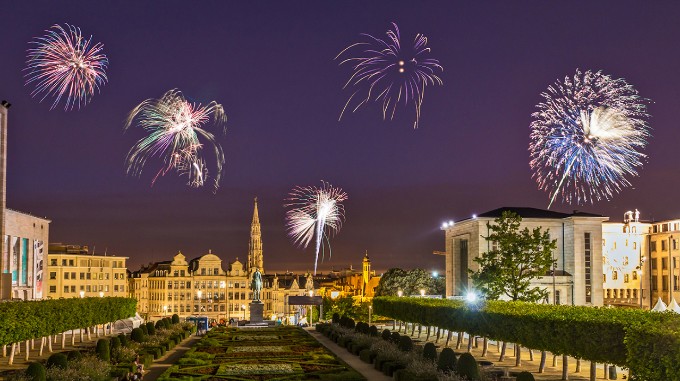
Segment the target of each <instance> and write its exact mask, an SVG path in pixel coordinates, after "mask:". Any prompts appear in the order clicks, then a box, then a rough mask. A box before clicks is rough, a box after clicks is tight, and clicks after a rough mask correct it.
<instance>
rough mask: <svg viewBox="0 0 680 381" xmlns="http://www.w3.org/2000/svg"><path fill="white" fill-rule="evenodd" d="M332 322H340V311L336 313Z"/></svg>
mask: <svg viewBox="0 0 680 381" xmlns="http://www.w3.org/2000/svg"><path fill="white" fill-rule="evenodd" d="M331 322H332V323H333V324H340V314H339V313H337V312H336V313H334V314H333V318H332V319H331Z"/></svg>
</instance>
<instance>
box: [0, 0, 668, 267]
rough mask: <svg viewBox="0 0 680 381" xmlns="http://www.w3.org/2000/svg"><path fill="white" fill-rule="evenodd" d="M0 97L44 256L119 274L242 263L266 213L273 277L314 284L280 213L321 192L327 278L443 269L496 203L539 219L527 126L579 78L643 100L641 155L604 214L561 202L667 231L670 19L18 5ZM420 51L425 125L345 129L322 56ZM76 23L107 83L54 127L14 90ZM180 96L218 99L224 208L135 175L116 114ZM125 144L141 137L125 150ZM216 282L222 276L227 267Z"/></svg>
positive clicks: (13, 190)
mask: <svg viewBox="0 0 680 381" xmlns="http://www.w3.org/2000/svg"><path fill="white" fill-rule="evenodd" d="M0 14H1V15H2V17H1V21H0V33H1V35H2V38H1V39H0V99H7V100H8V101H10V102H11V103H12V104H13V106H12V108H11V110H10V120H9V148H8V152H9V159H8V186H7V192H8V193H7V202H8V206H9V207H10V208H12V209H16V210H20V211H24V212H28V213H31V214H35V215H39V216H47V217H48V218H49V219H51V220H52V224H51V227H50V241H52V242H65V243H70V244H84V245H89V246H90V248H92V247H93V246H96V253H97V254H103V253H104V251H105V249H107V250H108V253H110V254H116V255H123V256H128V257H130V260H129V262H128V267H129V268H131V269H137V268H139V266H140V265H141V264H142V263H147V262H150V261H158V260H167V259H170V258H172V256H173V255H174V254H175V253H177V251H178V250H181V251H182V252H183V253H184V254H185V255H187V256H188V257H189V258H194V257H196V256H198V255H201V254H204V253H206V252H207V251H208V249H212V251H213V252H214V253H216V254H218V255H219V256H220V257H221V258H222V259H223V260H225V261H233V260H234V259H235V258H236V257H239V259H241V260H243V259H245V257H246V255H247V251H248V239H249V230H250V222H251V217H252V207H253V204H252V200H253V197H255V196H257V197H258V199H259V201H260V202H259V208H260V220H261V222H262V234H263V242H264V256H265V270H266V271H267V272H274V271H284V270H286V269H288V270H308V269H313V266H314V255H313V250H312V248H311V247H310V248H309V249H307V250H306V251H302V250H300V249H298V248H296V247H293V246H292V245H291V243H290V241H289V240H288V238H287V237H286V234H285V230H284V211H285V210H284V208H283V203H284V199H285V198H286V196H287V193H288V191H289V190H290V189H291V188H292V187H293V186H295V185H320V184H321V183H320V180H326V181H329V182H330V183H332V184H333V185H335V186H339V187H342V188H343V189H344V190H345V191H346V192H347V193H348V194H349V200H348V201H347V202H346V203H345V209H346V215H347V221H346V223H345V224H344V226H343V228H342V230H341V231H340V234H339V235H338V236H336V237H335V238H334V239H332V241H331V243H332V248H333V257H332V258H331V259H330V260H328V258H327V259H326V261H324V262H320V264H319V268H320V270H322V271H325V270H328V269H330V268H331V267H335V268H336V269H339V268H343V267H347V266H349V264H353V265H354V266H355V267H357V266H360V262H361V258H362V256H363V253H364V251H365V250H368V254H369V256H370V257H371V259H372V262H373V266H374V268H375V269H378V270H385V269H387V268H390V267H395V266H399V267H404V268H413V267H423V268H425V269H428V270H432V269H439V270H440V271H441V269H443V258H442V257H438V256H434V255H432V251H433V250H442V249H443V234H442V233H441V231H440V230H439V226H440V224H441V222H442V221H444V220H448V219H461V218H465V217H468V216H470V215H471V214H472V213H479V212H484V211H487V210H491V209H494V208H497V207H500V206H531V207H538V208H545V207H546V206H547V205H548V200H549V196H548V194H547V193H544V192H542V191H539V190H538V189H537V186H536V183H535V181H534V180H533V179H532V178H531V171H530V168H529V165H528V161H529V153H528V151H527V148H528V144H529V123H530V115H531V113H532V112H533V111H534V110H535V105H536V103H538V102H539V101H541V98H540V96H539V94H540V93H541V92H542V91H544V90H545V89H546V88H547V86H548V85H550V84H551V83H553V82H554V81H555V80H557V79H560V78H564V76H565V75H573V73H574V71H575V70H576V69H577V68H580V69H583V70H586V69H593V70H599V69H602V70H604V71H605V72H606V73H607V74H611V75H612V76H614V77H616V78H619V77H623V78H625V79H626V80H627V81H628V82H629V83H631V84H632V85H634V86H635V87H636V88H637V90H638V91H639V92H640V95H642V96H643V97H646V98H649V99H651V100H652V102H651V103H650V104H649V110H648V111H649V113H650V114H651V115H652V118H651V120H650V124H651V126H652V135H653V136H652V138H651V139H650V140H649V146H648V148H647V149H646V151H645V153H647V154H648V156H649V158H648V161H647V163H646V164H645V166H644V167H643V168H642V169H641V170H640V171H639V174H640V176H639V177H637V178H633V179H631V181H632V183H633V187H632V188H628V189H625V190H624V191H623V192H621V193H620V194H618V195H616V196H615V197H614V199H613V200H612V201H604V202H599V203H596V204H595V205H585V206H577V205H566V204H560V203H556V205H555V206H554V207H553V209H555V210H558V211H571V210H573V209H579V210H584V211H589V212H593V213H601V214H604V215H609V216H610V217H612V219H615V220H620V219H621V218H622V217H623V213H624V212H625V211H626V210H630V209H633V208H638V209H639V210H640V211H641V213H642V214H641V217H642V218H643V219H648V220H651V219H657V220H658V219H665V218H679V217H680V204H679V203H678V202H677V200H678V197H677V193H676V192H677V188H678V187H679V186H680V180H678V177H676V176H675V175H676V173H677V171H678V165H677V163H675V162H674V159H673V158H674V157H677V154H676V152H677V146H678V144H679V143H680V129H679V128H678V126H677V123H678V122H677V120H678V112H679V111H678V110H680V108H679V107H678V104H679V101H680V90H679V89H680V75H678V68H680V53H679V52H680V47H679V46H678V42H679V41H680V27H679V26H678V19H679V17H680V2H662V1H658V2H639V1H637V2H630V1H598V2H591V1H560V2H555V1H551V2H548V1H521V2H518V1H513V2H508V1H496V2H490V1H479V2H469V1H467V2H463V1H426V2H422V1H409V2H405V1H370V2H369V1H342V2H341V1H335V2H330V1H304V2H301V1H257V2H253V1H243V2H236V1H197V2H191V1H182V2H175V1H162V2H161V1H157V2H139V1H130V2H127V1H125V2H124V1H116V2H91V1H87V2H86V1H68V2H66V1H44V2H33V1H10V2H5V3H4V4H3V5H2V9H1V11H0ZM392 21H394V22H396V23H397V24H398V25H399V27H400V29H401V33H402V37H403V39H404V40H408V41H412V39H413V36H414V35H415V34H416V33H423V34H425V35H426V36H427V37H428V39H429V46H430V47H431V48H432V56H433V57H435V58H437V59H439V60H440V62H441V64H442V65H443V66H444V72H443V73H442V74H441V76H442V78H443V80H444V86H441V87H429V88H428V89H427V91H426V96H425V101H424V103H423V108H422V118H421V120H420V128H419V129H417V130H414V129H413V128H412V123H413V112H412V110H411V108H410V107H409V108H406V109H405V108H400V109H398V111H397V115H396V117H395V119H394V120H393V121H383V120H382V115H381V111H380V104H377V103H371V104H370V105H369V106H368V107H364V108H362V109H360V110H359V111H357V112H356V113H354V114H346V115H345V116H344V117H343V120H342V121H341V122H338V120H337V119H338V115H339V113H340V110H341V109H342V106H343V105H344V104H345V101H346V99H347V96H348V95H349V93H348V92H346V91H342V86H343V84H344V81H345V80H346V78H347V75H348V73H349V71H348V68H345V67H342V68H340V67H338V62H337V61H334V60H333V58H334V57H335V56H336V54H338V53H339V52H340V51H341V50H342V49H343V48H345V47H346V46H347V45H349V44H351V43H353V42H356V41H358V40H359V34H360V33H370V34H373V35H375V36H381V37H382V36H384V33H385V31H386V30H387V29H388V28H389V27H390V26H391V25H390V22H392ZM56 23H59V24H63V23H70V24H74V25H76V26H79V27H80V28H82V30H83V33H84V34H87V35H88V36H89V35H90V34H92V35H94V40H95V41H100V42H102V43H103V44H104V52H105V54H106V55H107V56H108V58H109V60H110V65H109V68H108V70H107V74H108V77H109V83H108V84H107V85H105V86H104V87H103V88H102V91H101V93H100V94H98V95H95V97H94V98H93V101H92V103H90V104H89V105H88V106H86V107H85V108H83V109H81V110H80V111H77V110H74V111H70V112H64V111H63V110H62V109H61V108H58V109H55V110H53V111H49V108H50V105H51V102H49V101H48V100H46V101H44V102H43V103H38V99H33V98H31V97H30V91H31V87H27V86H24V78H23V75H24V73H23V72H22V69H23V68H24V66H25V57H26V50H27V49H28V47H29V41H31V40H32V39H33V38H34V37H35V36H40V35H42V34H43V31H44V30H45V29H47V28H49V27H50V26H51V25H53V24H56ZM173 88H178V89H180V90H181V91H182V92H183V93H184V94H185V95H186V96H187V97H190V98H193V99H196V100H202V101H206V102H207V101H211V100H216V101H217V102H219V103H221V104H222V105H224V107H225V111H226V113H227V115H228V117H229V121H228V123H227V128H228V132H227V135H226V136H221V137H220V138H219V141H220V142H221V144H222V146H223V148H224V151H225V157H226V166H225V170H224V178H223V181H222V185H221V188H220V189H219V191H218V192H217V194H216V195H214V194H212V189H211V187H210V186H207V187H206V188H204V189H191V188H188V187H187V186H185V181H184V179H183V178H179V177H177V176H175V175H172V174H169V175H166V176H165V177H163V178H161V179H160V180H158V181H157V182H156V185H155V186H154V187H153V188H152V187H150V183H151V177H152V174H153V173H155V172H153V171H152V170H151V167H149V170H148V171H147V172H146V173H143V174H142V177H141V178H135V177H127V176H126V174H125V172H124V159H125V155H126V154H127V151H128V150H129V149H130V147H131V146H132V145H133V144H134V142H135V141H136V140H137V139H138V138H139V137H141V135H140V134H139V131H136V130H135V131H133V132H132V133H130V132H129V133H126V134H125V135H124V134H123V125H124V122H125V118H126V116H127V113H128V112H129V111H130V110H131V109H132V108H133V107H135V106H136V105H137V104H138V103H139V102H141V101H142V100H144V99H147V98H157V97H160V96H161V95H162V94H163V93H164V92H165V91H167V90H170V89H173ZM135 132H136V133H135ZM224 265H226V263H225V264H224Z"/></svg>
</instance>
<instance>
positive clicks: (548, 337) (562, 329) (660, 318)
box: [373, 297, 680, 380]
mask: <svg viewBox="0 0 680 381" xmlns="http://www.w3.org/2000/svg"><path fill="white" fill-rule="evenodd" d="M373 307H374V309H375V313H376V314H380V315H383V316H389V317H392V318H395V319H398V320H402V321H406V322H410V323H419V324H423V325H429V326H436V327H440V328H444V329H447V330H450V331H454V332H468V333H470V334H472V335H477V336H485V337H489V338H491V339H495V340H501V341H508V342H513V343H518V344H521V345H522V346H525V347H527V348H532V349H538V350H546V351H550V352H552V353H554V354H560V355H562V354H566V355H569V356H572V357H576V358H581V359H586V360H590V361H595V362H601V363H609V364H617V365H620V366H627V367H629V368H630V369H631V372H632V373H633V374H635V375H636V376H637V377H638V379H640V380H661V379H663V380H680V364H678V361H677V359H678V358H680V316H679V315H677V314H673V313H652V312H649V311H643V310H633V309H616V308H595V307H580V306H564V305H561V306H560V305H545V304H534V303H523V302H502V301H488V302H484V303H482V304H477V305H467V304H466V303H465V302H463V301H458V300H444V299H421V298H404V297H402V298H397V297H378V298H374V299H373Z"/></svg>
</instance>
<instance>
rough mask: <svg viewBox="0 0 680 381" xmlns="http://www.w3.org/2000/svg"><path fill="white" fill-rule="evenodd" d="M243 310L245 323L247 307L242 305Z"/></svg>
mask: <svg viewBox="0 0 680 381" xmlns="http://www.w3.org/2000/svg"><path fill="white" fill-rule="evenodd" d="M241 309H242V310H243V320H244V321H245V320H246V305H245V304H241Z"/></svg>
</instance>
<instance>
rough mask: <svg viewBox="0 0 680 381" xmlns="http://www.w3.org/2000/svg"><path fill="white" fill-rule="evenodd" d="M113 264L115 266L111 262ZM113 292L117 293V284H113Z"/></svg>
mask: <svg viewBox="0 0 680 381" xmlns="http://www.w3.org/2000/svg"><path fill="white" fill-rule="evenodd" d="M113 264H114V265H115V264H116V262H113ZM113 292H118V285H117V284H114V285H113ZM171 299H172V298H171Z"/></svg>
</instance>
